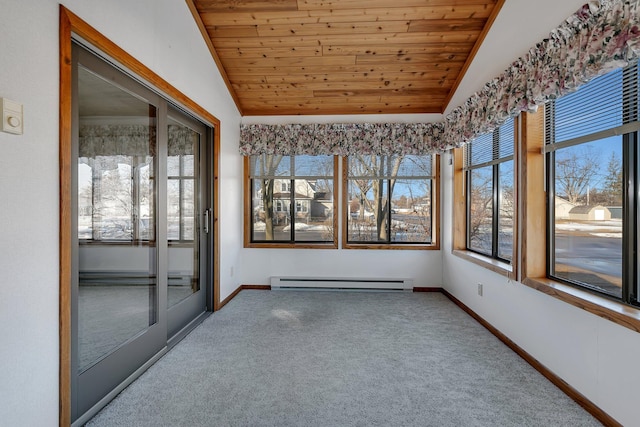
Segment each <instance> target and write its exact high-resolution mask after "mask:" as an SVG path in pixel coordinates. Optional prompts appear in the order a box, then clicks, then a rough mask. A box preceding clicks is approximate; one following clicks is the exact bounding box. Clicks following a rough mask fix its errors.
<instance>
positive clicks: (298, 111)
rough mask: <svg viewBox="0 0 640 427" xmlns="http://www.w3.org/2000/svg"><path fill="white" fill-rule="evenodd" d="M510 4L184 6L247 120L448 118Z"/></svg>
mask: <svg viewBox="0 0 640 427" xmlns="http://www.w3.org/2000/svg"><path fill="white" fill-rule="evenodd" d="M503 2H504V0H271V1H269V0H187V3H188V4H189V6H190V8H191V11H192V13H193V14H194V18H195V19H196V22H197V23H198V25H199V27H200V30H201V31H202V33H203V36H204V37H205V41H207V44H208V45H209V49H210V50H211V53H212V55H213V57H214V59H215V60H216V62H217V64H218V68H219V69H220V71H221V73H222V75H223V78H225V80H226V83H227V86H228V87H229V89H230V91H231V94H232V96H233V97H234V99H235V101H236V104H237V106H238V108H239V110H240V112H241V113H242V114H243V115H247V116H250V115H284V114H287V115H310V114H380V113H385V114H396V113H442V112H443V111H444V109H445V108H446V106H447V103H448V101H449V99H450V98H451V96H453V92H454V91H455V89H456V87H457V85H458V83H459V81H460V80H461V78H462V77H463V75H464V72H465V70H466V68H467V66H468V64H469V62H470V61H471V60H472V59H473V55H474V54H475V52H476V50H477V48H478V47H479V44H480V43H481V42H482V39H483V38H484V35H485V34H486V31H488V28H489V26H490V25H491V23H492V22H493V19H494V18H495V16H496V15H497V13H498V11H499V9H500V7H501V5H502V3H503Z"/></svg>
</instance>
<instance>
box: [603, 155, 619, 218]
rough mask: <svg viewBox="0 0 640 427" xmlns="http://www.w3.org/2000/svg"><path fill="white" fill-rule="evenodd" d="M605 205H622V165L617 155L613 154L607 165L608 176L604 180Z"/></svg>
mask: <svg viewBox="0 0 640 427" xmlns="http://www.w3.org/2000/svg"><path fill="white" fill-rule="evenodd" d="M603 193H604V196H605V197H604V199H605V200H606V201H605V203H607V204H608V205H611V206H619V205H621V204H622V163H621V162H620V159H619V158H618V156H616V153H614V152H612V153H611V157H610V158H609V163H608V164H607V175H606V176H605V178H604V188H603Z"/></svg>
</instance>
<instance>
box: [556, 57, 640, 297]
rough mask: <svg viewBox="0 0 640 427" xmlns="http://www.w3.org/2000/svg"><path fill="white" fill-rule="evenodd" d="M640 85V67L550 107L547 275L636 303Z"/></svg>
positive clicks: (589, 85) (610, 75)
mask: <svg viewBox="0 0 640 427" xmlns="http://www.w3.org/2000/svg"><path fill="white" fill-rule="evenodd" d="M638 87H639V82H638V69H637V64H633V65H630V66H628V67H626V68H624V69H618V70H615V71H613V72H610V73H608V74H605V75H603V76H600V77H597V78H595V79H593V80H592V81H590V82H589V83H587V84H585V85H583V86H581V87H580V88H579V89H578V90H577V91H575V92H573V93H570V94H568V95H565V96H563V97H561V98H558V99H557V100H555V101H552V102H549V103H548V104H547V105H546V106H545V123H546V126H545V140H546V141H545V142H546V145H545V152H546V153H547V154H546V163H547V176H546V182H547V184H548V192H547V194H548V214H547V217H548V235H549V239H548V248H547V257H548V263H547V269H548V272H547V274H548V276H549V277H551V278H553V279H556V280H560V281H562V282H566V283H569V284H573V285H576V286H579V287H582V288H586V289H589V290H592V291H595V292H597V293H600V294H603V295H606V296H609V297H612V298H615V299H618V300H622V301H623V302H626V303H629V304H638V268H637V261H638V260H637V256H636V252H637V250H638V247H637V246H638V239H637V237H634V236H637V233H638V229H637V218H638V204H639V200H638V193H637V188H638V186H639V185H640V182H639V175H638V165H639V164H640V163H639V158H640V157H639V147H638V130H639V129H640V119H639V117H638V100H639V97H638ZM634 189H635V190H634Z"/></svg>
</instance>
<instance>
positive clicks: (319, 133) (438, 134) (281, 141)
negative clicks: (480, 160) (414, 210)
mask: <svg viewBox="0 0 640 427" xmlns="http://www.w3.org/2000/svg"><path fill="white" fill-rule="evenodd" d="M240 132H241V136H240V140H241V141H242V142H241V144H240V152H241V153H242V154H243V155H253V154H261V153H271V154H334V155H340V156H346V155H349V154H354V153H360V154H420V153H425V152H428V151H432V150H433V148H432V147H434V146H437V145H438V144H439V141H443V140H444V139H443V133H444V126H443V124H442V123H438V124H428V123H412V124H389V123H350V124H345V123H333V124H305V125H302V124H293V125H243V126H242V127H241V130H240ZM390 142H392V143H390ZM443 148H444V147H443Z"/></svg>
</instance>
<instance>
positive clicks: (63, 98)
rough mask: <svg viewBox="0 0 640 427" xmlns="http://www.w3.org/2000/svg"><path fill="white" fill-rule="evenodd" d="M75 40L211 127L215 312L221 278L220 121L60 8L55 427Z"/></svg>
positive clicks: (64, 385)
mask: <svg viewBox="0 0 640 427" xmlns="http://www.w3.org/2000/svg"><path fill="white" fill-rule="evenodd" d="M74 36H76V37H79V38H80V39H81V40H83V41H84V42H86V43H88V44H89V45H91V46H93V47H95V48H96V49H98V50H99V51H100V52H102V53H104V54H105V55H107V56H108V57H109V58H111V59H113V60H115V61H117V62H118V63H119V64H121V65H122V66H124V67H126V68H127V70H129V71H130V72H131V73H133V74H134V75H136V76H139V77H140V78H142V79H143V80H144V81H146V82H147V83H148V84H150V85H151V86H152V87H153V88H155V89H156V90H157V91H159V92H161V93H162V94H163V96H165V97H166V98H168V99H169V100H171V101H173V102H175V103H177V104H178V105H180V106H182V107H184V108H185V109H186V110H187V111H190V112H191V113H193V114H195V115H196V116H198V117H199V118H200V119H201V120H202V121H204V122H205V123H206V124H207V125H209V126H211V127H213V156H214V161H213V194H214V197H213V231H214V243H213V246H214V247H213V252H214V253H213V257H214V258H213V259H214V261H213V263H214V265H213V309H214V310H217V309H218V308H219V307H220V275H219V264H220V254H219V220H218V219H219V199H218V197H219V196H218V193H219V191H218V187H219V185H218V183H219V180H218V176H219V175H218V173H219V164H218V163H219V162H218V158H219V153H220V120H218V119H217V118H216V117H215V116H213V115H212V114H211V113H209V112H208V111H207V110H205V109H204V108H202V107H201V106H200V105H198V104H197V103H196V102H195V101H193V100H192V99H190V98H189V97H188V96H186V95H185V94H183V93H182V92H180V91H179V90H178V89H176V88H175V87H173V86H172V85H171V84H170V83H169V82H167V81H166V80H164V79H162V78H161V77H160V76H158V75H157V74H156V73H155V72H153V71H152V70H151V69H149V68H148V67H146V66H145V65H144V64H142V63H141V62H140V61H138V60H137V59H135V58H134V57H133V56H131V55H129V54H128V53H127V52H125V51H124V50H123V49H121V48H120V47H118V46H117V45H116V44H115V43H113V42H112V41H111V40H109V39H108V38H107V37H105V36H104V35H103V34H101V33H100V32H99V31H97V30H96V29H94V28H93V27H91V26H90V25H89V24H88V23H86V22H85V21H83V20H82V19H81V18H79V17H78V16H77V15H75V14H74V13H73V12H71V11H70V10H69V9H67V8H65V7H64V6H62V5H60V26H59V55H60V56H59V59H60V69H59V72H60V75H59V84H60V86H59V96H60V98H59V99H60V106H59V107H60V110H59V111H60V113H59V114H60V116H59V144H60V151H59V174H60V182H59V206H60V217H59V235H60V237H59V251H60V265H59V281H60V294H59V328H60V330H59V339H60V354H59V355H60V367H59V425H60V426H69V425H71V279H72V264H71V263H72V239H71V236H72V232H73V230H72V229H71V215H72V212H71V206H72V201H73V197H72V194H71V167H72V165H71V158H72V155H71V146H72V131H71V120H72V112H71V106H72V102H71V89H72V77H71V72H72V54H71V50H72V49H71V46H72V40H73V39H74Z"/></svg>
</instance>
